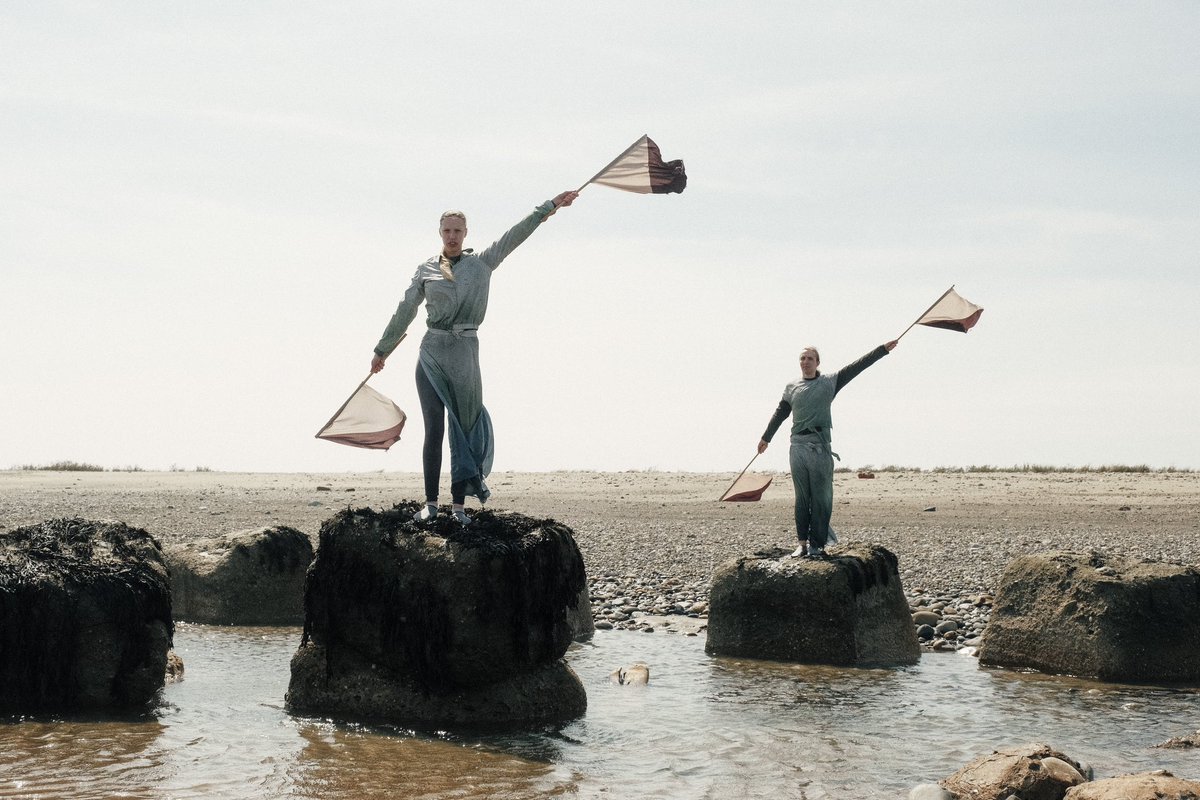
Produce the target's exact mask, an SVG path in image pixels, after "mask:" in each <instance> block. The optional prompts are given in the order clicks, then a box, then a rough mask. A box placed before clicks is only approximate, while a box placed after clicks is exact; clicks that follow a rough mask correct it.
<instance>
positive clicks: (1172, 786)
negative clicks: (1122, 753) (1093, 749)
mask: <svg viewBox="0 0 1200 800" xmlns="http://www.w3.org/2000/svg"><path fill="white" fill-rule="evenodd" d="M1063 800H1200V783H1198V782H1196V781H1188V780H1184V779H1182V778H1176V777H1175V776H1174V775H1172V774H1171V773H1169V772H1167V771H1166V770H1161V769H1160V770H1156V771H1154V772H1139V773H1137V774H1136V775H1118V776H1117V777H1115V778H1103V779H1101V780H1098V781H1092V782H1091V783H1085V784H1083V785H1082V786H1073V787H1071V788H1070V789H1067V793H1066V794H1065V795H1063Z"/></svg>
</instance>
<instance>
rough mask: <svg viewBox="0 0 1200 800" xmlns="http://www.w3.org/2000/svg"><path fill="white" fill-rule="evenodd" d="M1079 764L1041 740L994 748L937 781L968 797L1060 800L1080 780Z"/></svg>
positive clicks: (1082, 780)
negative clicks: (995, 749)
mask: <svg viewBox="0 0 1200 800" xmlns="http://www.w3.org/2000/svg"><path fill="white" fill-rule="evenodd" d="M1085 780H1086V778H1084V776H1083V774H1082V771H1081V769H1080V765H1079V764H1078V763H1077V762H1075V761H1073V760H1071V759H1070V758H1068V757H1067V756H1065V755H1063V754H1062V753H1060V752H1058V751H1056V750H1053V749H1051V748H1050V746H1049V745H1045V744H1027V745H1021V746H1018V747H1009V748H1005V749H1003V750H997V751H995V752H993V753H992V754H991V755H989V756H983V757H981V758H977V759H975V760H974V761H972V762H971V763H970V764H968V765H966V766H965V767H963V768H962V769H960V770H959V771H958V772H955V773H954V774H953V775H951V776H950V777H948V778H946V779H945V780H943V781H942V782H941V785H942V786H943V787H944V788H945V789H947V790H948V791H950V792H951V793H953V794H954V795H956V796H959V797H964V798H971V800H1004V799H1005V798H1007V797H1009V796H1010V795H1014V794H1015V795H1017V796H1019V797H1020V798H1021V800H1060V798H1062V796H1063V792H1064V791H1065V790H1066V789H1067V788H1068V787H1071V786H1076V785H1078V784H1081V783H1083V782H1084V781H1085Z"/></svg>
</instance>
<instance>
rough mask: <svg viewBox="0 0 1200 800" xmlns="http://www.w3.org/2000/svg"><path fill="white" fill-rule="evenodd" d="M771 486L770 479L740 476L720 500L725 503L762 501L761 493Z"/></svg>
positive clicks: (759, 476)
mask: <svg viewBox="0 0 1200 800" xmlns="http://www.w3.org/2000/svg"><path fill="white" fill-rule="evenodd" d="M770 485H771V478H769V477H766V478H764V477H763V476H762V475H740V476H738V479H737V480H736V481H734V482H733V485H732V486H730V487H729V488H728V489H726V490H725V494H723V495H721V499H722V500H724V501H726V502H740V503H747V502H754V501H757V500H760V499H762V496H763V492H765V491H766V490H767V487H768V486H770Z"/></svg>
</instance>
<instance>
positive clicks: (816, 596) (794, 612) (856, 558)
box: [705, 545, 921, 666]
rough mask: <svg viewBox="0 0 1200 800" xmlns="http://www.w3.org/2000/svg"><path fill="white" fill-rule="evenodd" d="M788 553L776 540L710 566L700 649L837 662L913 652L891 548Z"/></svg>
mask: <svg viewBox="0 0 1200 800" xmlns="http://www.w3.org/2000/svg"><path fill="white" fill-rule="evenodd" d="M787 553H788V551H787V550H783V549H778V548H777V549H776V550H774V551H771V552H770V553H768V554H766V555H765V556H746V557H743V558H739V559H737V560H736V561H732V562H729V563H727V564H725V565H723V566H722V567H720V568H719V569H718V570H717V572H716V573H715V575H714V576H713V580H712V589H711V592H710V597H709V612H708V640H707V643H706V645H705V650H706V651H707V652H709V653H710V654H714V655H730V656H743V657H749V658H764V659H773V660H777V661H794V662H799V663H807V664H832V665H837V666H866V665H874V666H887V665H897V664H913V663H916V662H917V661H918V660H919V659H920V655H921V652H920V646H919V645H918V644H917V637H916V632H915V631H914V629H913V624H912V618H911V616H910V615H909V612H908V604H907V602H905V599H904V589H903V587H902V586H901V585H900V575H899V572H898V571H897V560H896V557H895V556H894V555H893V554H892V553H891V552H890V551H888V550H886V549H885V548H883V547H880V546H878V545H862V546H858V547H852V548H848V549H846V550H845V551H843V552H842V553H839V554H838V555H835V556H831V557H830V558H826V559H818V560H814V559H801V558H788V557H787Z"/></svg>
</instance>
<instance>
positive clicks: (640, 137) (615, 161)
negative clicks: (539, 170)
mask: <svg viewBox="0 0 1200 800" xmlns="http://www.w3.org/2000/svg"><path fill="white" fill-rule="evenodd" d="M648 135H649V134H646V133H643V134H642V135H641V136H639V137H638V140H637V141H636V142H634V143H633V144H631V145H629V147H626V148H625V149H624V150H623V151H621V155H619V156H617V157H616V158H614V159H613V160H612V161H610V162H608V164H607V165H605V167H604V169H602V170H600V171H599V172H597V173H596V174H595V175H593V176H592V177H590V178H588V179H587V180H586V181H584V182H583V186H580V187H579V188H578V189H576V190H575V191H576V192H582V191H583V190H584V189H585V188H587V185H588V184H589V183H591V182H592V181H594V180H596V178H599V177H600V176H601V175H603V174H604V173H605V172H607V171H608V168H609V167H611V166H612V165H613V164H615V163H617V162H618V161H620V160H621V159H622V158H624V157H625V156H627V155H629V152H630V151H631V150H633V148H635V147H637V146H638V145H639V144H641V141H642V139H645V138H646V137H647V136H648Z"/></svg>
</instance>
